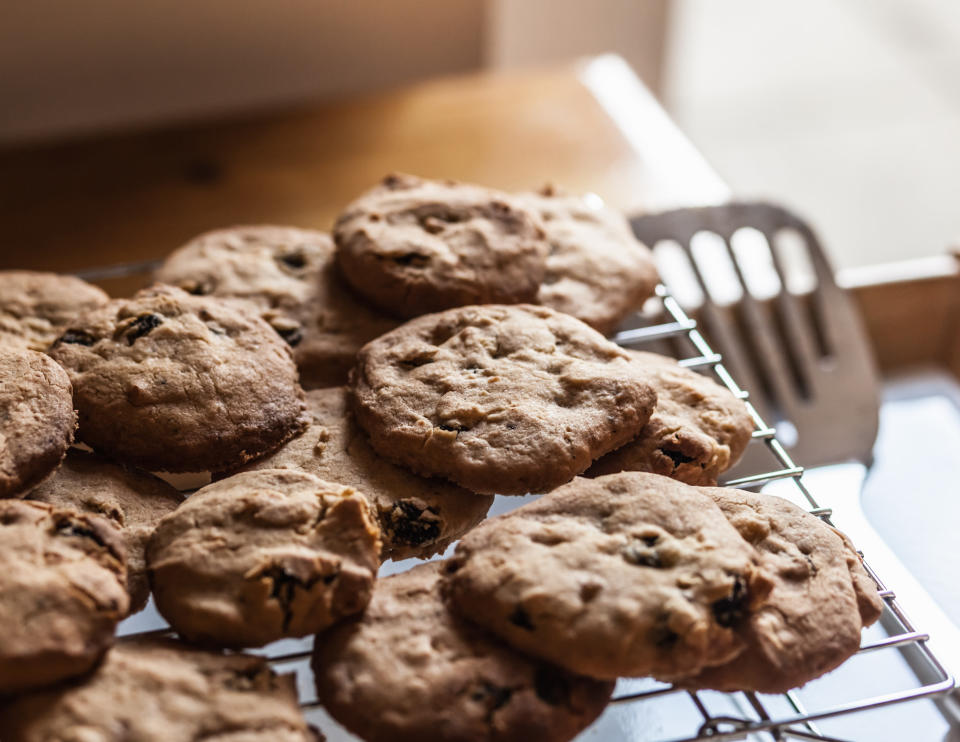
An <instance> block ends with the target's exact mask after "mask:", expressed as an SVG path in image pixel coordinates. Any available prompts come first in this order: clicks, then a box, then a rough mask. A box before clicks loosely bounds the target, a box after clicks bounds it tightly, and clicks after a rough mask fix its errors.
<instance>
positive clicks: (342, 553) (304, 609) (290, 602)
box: [147, 469, 380, 647]
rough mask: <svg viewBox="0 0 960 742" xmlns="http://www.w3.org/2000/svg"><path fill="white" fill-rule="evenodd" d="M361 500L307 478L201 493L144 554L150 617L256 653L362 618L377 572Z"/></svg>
mask: <svg viewBox="0 0 960 742" xmlns="http://www.w3.org/2000/svg"><path fill="white" fill-rule="evenodd" d="M379 554H380V538H379V533H378V531H377V526H376V523H375V521H374V520H373V514H372V512H371V510H370V506H369V505H368V504H367V501H366V499H364V497H363V496H362V495H360V494H358V493H357V492H356V491H354V490H353V489H351V488H349V487H344V486H343V485H340V484H331V483H330V482H325V481H323V480H321V479H318V478H317V477H315V476H313V475H312V474H307V473H306V472H299V471H292V470H290V469H264V470H262V471H253V472H244V473H242V474H237V475H235V476H233V477H230V478H228V479H224V480H222V481H220V482H215V483H214V484H210V485H207V486H206V487H203V488H201V489H200V490H198V491H197V492H196V493H194V494H193V495H191V496H190V497H189V498H188V499H187V500H186V502H184V504H183V505H181V506H180V508H179V509H178V510H176V511H175V512H174V513H172V514H171V515H168V516H167V517H166V518H164V519H163V520H162V521H161V522H160V525H159V526H158V527H157V530H156V531H155V532H154V534H153V537H152V538H151V539H150V544H149V546H148V549H147V566H148V569H149V573H150V582H151V585H152V586H153V594H154V598H155V600H156V603H157V609H158V610H159V611H160V613H161V614H162V615H163V617H164V618H166V619H167V620H168V621H169V622H170V625H171V626H173V628H175V629H176V630H177V632H178V633H179V634H180V635H181V636H183V637H184V638H185V639H188V640H189V641H195V642H202V643H205V644H211V645H216V646H225V647H259V646H262V645H264V644H268V643H269V642H272V641H276V640H277V639H281V638H283V637H297V636H306V635H307V634H312V633H316V632H317V631H320V630H321V629H323V628H326V627H327V626H329V625H330V624H332V623H334V622H335V621H338V620H339V619H341V618H342V617H343V616H348V615H350V614H353V613H356V612H358V611H361V610H363V608H364V606H366V604H367V602H368V601H369V600H370V591H371V590H372V588H373V581H374V579H375V577H376V574H377V568H378V567H379V566H380V562H379V559H378V557H379Z"/></svg>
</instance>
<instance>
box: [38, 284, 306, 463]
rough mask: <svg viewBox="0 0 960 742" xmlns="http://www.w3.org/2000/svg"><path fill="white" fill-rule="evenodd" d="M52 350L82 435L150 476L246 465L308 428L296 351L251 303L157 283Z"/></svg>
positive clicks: (94, 317) (80, 326)
mask: <svg viewBox="0 0 960 742" xmlns="http://www.w3.org/2000/svg"><path fill="white" fill-rule="evenodd" d="M50 355H51V356H52V357H53V358H54V359H55V360H57V361H58V362H59V363H60V364H61V365H62V366H64V368H66V370H67V373H68V374H69V375H70V380H71V381H72V382H73V401H74V404H75V405H76V407H77V410H78V411H79V420H80V429H79V433H78V436H79V438H80V439H81V440H82V441H83V442H84V443H87V444H89V445H90V446H91V447H92V448H94V449H95V450H97V451H99V452H101V453H104V454H107V455H109V456H110V457H112V458H116V459H119V460H121V461H124V462H125V463H130V464H133V465H136V466H139V467H141V468H143V469H148V470H150V471H157V470H160V471H170V472H181V471H208V470H219V469H227V468H230V467H234V466H239V465H240V464H242V463H243V462H245V461H248V460H250V459H252V458H255V457H256V456H260V455H263V454H265V453H267V452H269V451H271V450H273V449H275V448H277V447H278V446H279V445H280V444H282V443H283V442H284V441H286V440H287V439H288V438H290V437H292V436H293V435H295V434H297V433H298V432H300V431H301V430H303V428H304V427H305V426H306V423H307V417H306V404H305V402H304V398H303V390H302V389H301V388H300V385H299V383H298V382H297V369H296V366H295V365H294V363H293V359H292V358H291V355H290V348H289V347H288V346H287V345H286V343H284V342H283V340H281V339H280V337H278V336H277V334H276V333H275V332H274V331H273V330H272V329H271V328H270V326H269V325H268V324H267V323H266V322H264V321H263V320H262V319H260V317H258V316H257V313H256V311H255V310H254V309H253V308H252V307H250V306H248V305H246V304H244V303H242V302H238V301H234V300H229V299H217V298H214V297H208V296H190V295H189V294H187V293H185V292H184V291H181V290H180V289H176V288H172V287H168V286H155V287H153V288H151V289H147V290H144V291H141V292H140V293H138V294H137V295H136V296H134V297H133V298H132V299H123V300H116V301H112V302H110V304H108V305H107V306H105V307H102V308H100V309H97V310H95V311H93V312H90V313H87V314H85V315H84V316H83V317H82V318H78V319H76V320H75V321H73V322H72V323H71V324H70V326H69V328H68V329H67V330H66V331H65V332H64V333H63V334H61V335H60V337H59V338H58V339H57V341H56V342H55V343H54V345H53V347H52V348H51V350H50Z"/></svg>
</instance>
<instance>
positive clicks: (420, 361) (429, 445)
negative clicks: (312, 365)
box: [351, 305, 656, 495]
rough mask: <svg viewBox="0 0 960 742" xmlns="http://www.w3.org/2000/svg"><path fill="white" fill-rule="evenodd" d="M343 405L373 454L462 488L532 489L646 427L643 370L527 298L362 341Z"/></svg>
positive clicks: (436, 317) (649, 405)
mask: <svg viewBox="0 0 960 742" xmlns="http://www.w3.org/2000/svg"><path fill="white" fill-rule="evenodd" d="M351 384H352V387H351V391H352V406H353V409H354V412H355V414H356V416H357V421H358V422H359V423H360V426H361V427H362V428H363V429H364V430H365V431H366V432H367V434H368V435H369V436H370V442H371V444H372V445H373V448H374V449H375V450H376V451H377V452H378V453H380V455H382V456H384V457H386V458H388V459H391V460H393V461H396V462H397V463H400V464H403V465H405V466H407V467H409V468H410V469H412V470H413V471H415V472H417V473H418V474H421V475H424V476H442V477H446V478H447V479H450V480H451V481H453V482H456V483H457V484H459V485H461V486H463V487H466V488H467V489H469V490H471V491H473V492H479V493H500V494H505V495H508V494H523V493H526V492H542V491H544V490H548V489H550V488H552V487H555V486H557V485H559V484H563V483H564V482H567V481H569V480H570V479H571V478H572V477H573V476H575V475H576V474H579V473H581V472H582V471H584V470H585V469H586V468H587V467H588V466H589V465H590V463H591V462H592V461H593V460H594V459H596V458H598V457H600V456H602V455H603V454H605V453H607V452H609V451H611V450H613V449H615V448H618V447H619V446H621V445H623V444H624V443H626V442H627V441H630V440H632V439H633V438H635V437H636V436H637V434H638V433H639V432H640V430H641V428H642V427H643V426H644V424H646V422H647V420H648V419H649V417H650V414H651V413H652V411H653V407H654V404H655V402H656V393H655V392H654V391H653V388H652V387H651V385H650V384H649V383H648V381H647V375H646V373H645V372H644V370H643V368H642V367H641V366H639V365H638V364H636V363H634V362H633V361H632V360H631V359H630V356H629V355H628V354H627V353H626V352H625V351H623V349H621V348H620V347H618V346H617V345H614V344H613V343H611V342H610V341H608V340H607V339H606V338H604V337H603V336H602V335H600V333H598V332H597V331H596V330H593V329H591V328H590V327H588V326H587V325H585V324H583V323H582V322H580V321H579V320H577V319H574V318H573V317H570V316H567V315H565V314H560V313H559V312H556V311H554V310H552V309H548V308H547V307H537V306H530V305H516V306H500V305H491V306H482V307H461V308H459V309H451V310H448V311H446V312H442V313H439V314H433V315H427V316H424V317H419V318H417V319H415V320H411V321H410V322H407V323H406V324H405V325H401V326H400V327H399V328H397V329H396V330H394V331H393V332H390V333H387V334H386V335H383V336H382V337H379V338H377V339H376V340H374V341H373V342H371V343H368V344H367V345H366V346H364V347H363V349H362V350H361V351H360V353H359V355H358V356H357V366H356V368H355V369H354V371H353V374H352V376H351Z"/></svg>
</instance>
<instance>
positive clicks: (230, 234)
mask: <svg viewBox="0 0 960 742" xmlns="http://www.w3.org/2000/svg"><path fill="white" fill-rule="evenodd" d="M156 280H157V281H159V282H161V283H168V284H172V285H174V286H178V287H180V288H182V289H184V290H185V291H187V292H189V293H191V294H197V295H214V296H232V297H239V298H242V299H246V300H248V301H252V302H254V303H255V304H256V305H257V307H258V308H259V310H260V312H261V316H262V317H263V318H264V319H265V320H266V321H267V322H268V323H270V324H271V325H272V326H273V328H274V329H275V330H276V331H277V332H278V333H280V335H281V336H282V337H283V338H284V340H286V341H287V343H288V344H289V345H290V347H291V348H292V349H293V358H294V360H295V361H296V363H297V368H298V369H299V370H300V382H301V383H302V384H303V386H304V387H306V388H315V387H324V386H334V385H337V384H343V383H344V382H345V381H346V380H347V372H348V371H349V370H350V367H351V366H353V362H354V359H355V357H356V355H357V351H358V350H359V349H360V347H361V346H362V345H363V344H364V343H366V342H367V341H369V340H372V339H373V338H375V337H377V336H378V335H382V334H383V333H385V332H387V331H388V330H391V329H393V328H394V327H396V325H397V322H396V320H393V319H390V318H388V317H386V316H384V315H382V314H380V313H379V312H376V311H375V310H373V309H371V308H370V307H368V306H367V305H366V303H364V302H362V301H360V300H359V299H358V298H357V297H356V296H355V295H354V294H353V293H352V292H351V291H350V289H349V288H348V287H347V286H346V283H345V281H344V279H343V277H342V276H341V275H340V271H339V269H338V268H337V265H336V260H335V258H334V247H333V240H331V239H330V236H329V235H327V234H325V233H323V232H315V231H312V230H307V229H295V228H293V227H274V226H248V227H232V228H230V229H219V230H216V231H213V232H207V233H205V234H202V235H200V236H199V237H196V238H195V239H193V240H191V241H190V242H188V243H187V244H186V245H184V246H183V247H181V248H180V249H178V250H176V251H174V252H173V253H172V254H171V255H169V256H168V257H167V259H166V261H165V262H164V264H163V265H162V266H161V267H160V269H159V270H158V271H157V273H156Z"/></svg>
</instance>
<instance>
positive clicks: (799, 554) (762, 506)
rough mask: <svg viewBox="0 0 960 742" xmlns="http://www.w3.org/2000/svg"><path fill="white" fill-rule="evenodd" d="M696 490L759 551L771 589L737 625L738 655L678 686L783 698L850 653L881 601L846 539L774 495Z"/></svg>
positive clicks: (877, 616)
mask: <svg viewBox="0 0 960 742" xmlns="http://www.w3.org/2000/svg"><path fill="white" fill-rule="evenodd" d="M701 491H702V492H703V493H704V494H706V495H708V496H709V497H711V498H713V500H714V501H715V502H716V503H717V505H718V506H719V507H720V510H721V511H722V512H723V514H724V515H725V516H726V517H727V519H728V520H729V521H730V523H731V524H732V525H733V526H734V528H736V529H737V531H739V532H740V535H741V536H743V538H744V539H745V540H746V541H747V542H749V543H750V544H752V545H753V546H754V548H756V550H757V551H758V552H759V553H760V560H761V565H762V567H763V569H764V570H765V571H766V572H767V573H768V574H770V575H771V576H772V577H773V589H772V591H771V592H770V595H769V596H767V598H766V599H765V600H764V601H763V603H762V604H761V605H760V606H759V607H758V608H757V609H756V610H755V611H754V612H753V613H752V614H751V615H750V617H749V620H747V621H745V622H743V623H742V624H741V625H740V629H739V631H740V634H741V637H742V638H743V641H744V644H745V649H744V651H743V652H741V653H740V654H739V655H738V656H737V657H736V658H734V659H733V660H732V661H731V662H729V663H726V664H723V665H719V666H717V667H710V668H707V669H705V670H703V671H702V672H701V673H700V674H698V675H696V676H693V677H691V678H688V679H685V680H683V681H682V682H681V684H682V685H685V686H687V687H696V688H714V689H717V690H723V691H738V690H750V691H758V692H761V693H783V692H785V691H787V690H789V689H791V688H797V687H799V686H801V685H803V684H804V683H806V682H808V681H810V680H813V679H814V678H817V677H820V676H821V675H823V674H824V673H825V672H828V671H830V670H832V669H834V668H835V667H837V666H839V665H840V664H841V663H843V662H844V661H845V660H846V659H847V658H848V657H849V656H850V655H852V654H853V653H854V652H856V651H857V649H858V648H859V647H860V630H861V629H862V628H863V627H864V626H869V625H870V624H872V623H873V622H874V621H876V620H877V619H878V618H879V617H880V612H881V610H882V608H883V604H882V602H881V600H880V598H879V597H878V595H877V586H876V583H874V581H873V580H872V579H871V578H870V576H869V575H868V574H867V573H866V570H864V568H863V565H862V564H861V562H860V557H859V556H858V555H857V552H856V551H855V550H854V548H853V546H851V544H850V542H849V541H848V540H847V539H846V537H845V536H843V535H842V534H841V533H839V532H838V531H836V530H834V529H833V528H831V527H830V526H828V525H827V524H826V523H824V522H823V521H821V520H820V519H819V518H817V517H816V516H813V515H810V514H809V513H807V512H806V511H804V510H802V509H801V508H799V507H797V506H796V505H794V504H793V503H791V502H789V501H788V500H784V499H781V498H779V497H773V496H771V495H758V494H753V493H750V492H741V491H738V490H732V489H725V488H703V489H702V490H701Z"/></svg>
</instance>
